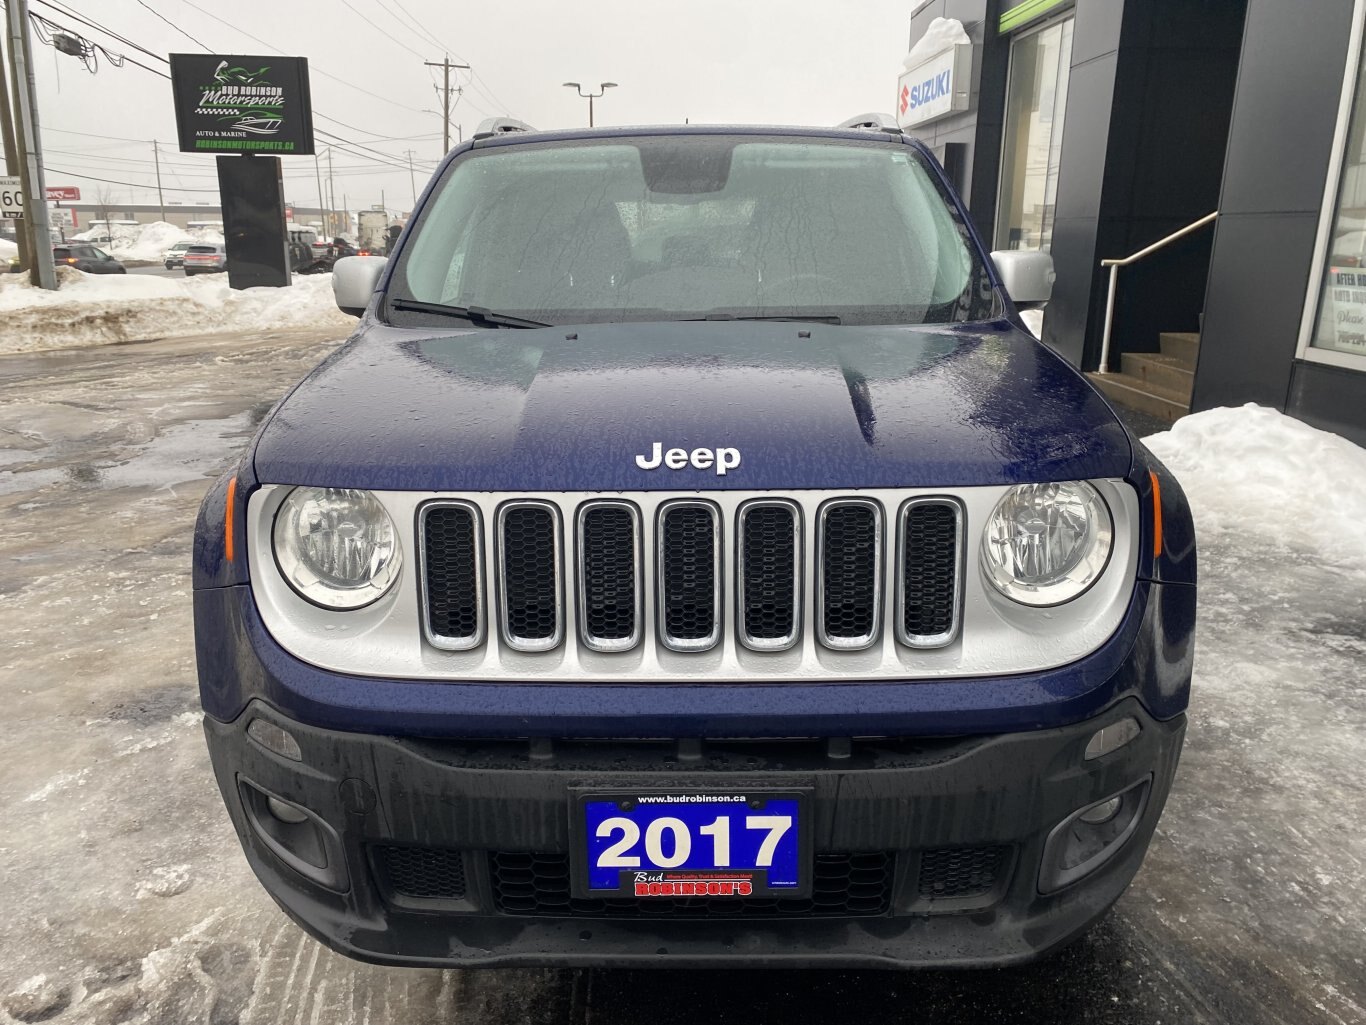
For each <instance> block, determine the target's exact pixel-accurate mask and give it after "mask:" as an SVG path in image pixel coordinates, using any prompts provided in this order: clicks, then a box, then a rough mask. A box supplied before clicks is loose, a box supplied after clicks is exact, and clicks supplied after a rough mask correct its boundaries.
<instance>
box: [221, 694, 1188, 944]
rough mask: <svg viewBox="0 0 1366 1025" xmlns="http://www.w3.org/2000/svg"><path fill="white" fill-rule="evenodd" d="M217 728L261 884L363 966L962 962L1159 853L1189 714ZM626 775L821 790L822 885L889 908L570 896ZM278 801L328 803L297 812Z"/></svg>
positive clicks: (1071, 926)
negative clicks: (881, 722)
mask: <svg viewBox="0 0 1366 1025" xmlns="http://www.w3.org/2000/svg"><path fill="white" fill-rule="evenodd" d="M1125 716H1132V717H1133V718H1134V719H1136V720H1137V721H1138V722H1139V724H1140V725H1141V727H1142V730H1141V733H1140V734H1139V736H1138V737H1137V738H1135V739H1134V740H1132V741H1130V742H1129V743H1128V744H1126V745H1125V746H1123V747H1121V748H1120V749H1118V750H1116V751H1114V752H1113V753H1111V754H1109V755H1106V756H1104V757H1102V758H1099V759H1095V760H1093V761H1085V760H1084V759H1083V751H1084V749H1085V747H1086V744H1087V742H1088V740H1089V739H1090V738H1091V737H1092V736H1093V735H1094V734H1095V733H1096V731H1097V730H1098V729H1099V728H1100V727H1102V726H1105V725H1107V724H1110V723H1113V722H1116V721H1118V720H1120V719H1122V718H1124V717H1125ZM255 719H263V720H265V721H266V722H267V723H271V724H274V725H278V726H279V727H282V728H283V729H285V730H287V731H288V732H289V734H290V735H291V736H292V737H293V738H294V740H295V741H296V742H297V745H298V753H299V754H300V756H301V757H300V758H299V760H294V759H291V758H289V757H284V756H282V755H280V754H277V753H275V752H273V751H271V750H268V749H267V748H266V747H265V746H263V745H262V744H261V743H259V742H258V740H257V739H254V738H252V737H249V736H248V732H247V731H248V727H249V725H250V724H251V722H252V721H253V720H255ZM257 729H258V730H259V729H260V727H257ZM205 731H206V733H207V735H208V742H209V749H210V752H211V755H212V758H213V763H214V767H215V771H216V773H217V777H218V782H219V786H220V788H221V790H222V792H223V796H224V799H225V801H226V804H227V807H228V810H229V812H230V813H231V815H232V819H233V823H234V825H235V826H236V828H237V831H238V835H239V837H240V839H241V841H242V844H243V847H244V849H245V851H246V854H247V858H248V860H249V862H250V863H251V866H252V868H253V869H254V870H255V872H256V874H257V876H258V877H259V878H260V879H261V881H262V883H263V884H264V885H265V887H266V889H267V890H269V891H270V893H271V894H272V895H273V896H274V897H275V899H276V900H277V901H278V902H279V903H280V905H281V906H282V907H283V908H284V909H285V911H286V912H287V913H288V914H289V915H290V916H291V917H292V918H294V919H295V921H297V922H298V923H299V924H300V925H301V926H302V927H303V928H304V929H306V930H307V931H308V932H310V933H312V934H313V935H314V936H316V937H317V938H318V939H320V940H321V941H323V942H324V943H326V944H327V945H328V946H330V947H332V948H333V949H335V950H338V951H340V952H342V953H345V954H348V955H350V956H352V957H356V958H359V959H361V960H366V961H373V962H377V963H382V964H396V965H423V966H440V965H445V966H450V965H496V964H550V965H608V964H611V965H623V966H625V965H659V964H670V965H690V964H725V963H731V964H744V965H746V966H757V965H773V966H779V965H781V966H788V967H792V966H801V965H830V964H839V965H850V966H859V965H863V966H878V965H881V966H913V965H916V966H930V965H937V966H944V965H985V964H1001V963H1009V962H1014V961H1020V960H1026V959H1028V958H1030V957H1033V956H1035V955H1038V954H1040V953H1042V952H1044V951H1046V950H1048V949H1050V948H1052V947H1055V946H1057V945H1059V944H1061V943H1064V942H1066V941H1067V940H1068V939H1070V938H1071V937H1073V936H1075V935H1077V934H1078V933H1079V932H1081V931H1082V930H1084V929H1085V928H1086V927H1087V926H1088V925H1090V924H1091V923H1092V922H1093V921H1095V920H1096V919H1097V918H1098V917H1099V916H1100V915H1102V914H1103V913H1104V912H1105V911H1106V909H1108V908H1109V906H1110V905H1111V904H1112V903H1113V902H1114V901H1115V900H1116V899H1117V898H1118V897H1119V895H1120V894H1121V893H1122V892H1123V890H1124V888H1125V887H1126V886H1127V885H1128V884H1129V881H1130V880H1131V879H1132V878H1133V876H1134V873H1135V872H1136V871H1137V870H1138V867H1139V864H1140V863H1141V861H1142V859H1143V855H1144V852H1145V850H1146V849H1147V846H1148V842H1149V839H1150V838H1151V836H1152V831H1153V829H1154V827H1155V825H1156V823H1157V819H1158V816H1159V815H1160V814H1161V811H1162V807H1163V804H1164V803H1165V801H1166V797H1167V793H1168V790H1169V788H1170V786H1171V780H1172V776H1173V775H1174V773H1175V770H1176V764H1177V760H1178V758H1179V755H1180V749H1181V742H1182V738H1183V735H1184V731H1185V719H1184V717H1177V718H1175V719H1172V720H1170V721H1166V722H1159V721H1156V720H1153V719H1150V718H1149V717H1148V716H1147V714H1146V713H1145V712H1144V710H1143V708H1142V706H1141V705H1140V704H1139V703H1138V702H1137V701H1136V700H1134V699H1132V698H1131V699H1126V700H1124V701H1122V702H1120V703H1118V704H1117V705H1115V706H1113V707H1112V708H1110V709H1109V710H1107V711H1106V712H1105V713H1104V714H1103V715H1101V716H1098V717H1096V718H1095V719H1092V720H1089V721H1087V722H1083V723H1080V724H1077V725H1074V726H1069V727H1065V728H1060V729H1052V730H1040V731H1033V732H1023V733H1010V734H1001V735H996V736H988V737H968V738H957V739H951V740H928V741H883V742H873V741H869V742H859V741H855V742H853V743H852V745H850V744H847V742H830V743H826V742H787V741H766V742H762V743H759V742H749V743H742V742H735V743H729V744H728V743H725V742H707V743H706V744H704V745H702V747H701V748H700V750H699V749H698V748H697V747H696V746H690V745H689V744H688V743H687V742H683V743H681V744H680V743H679V742H660V743H652V742H644V743H641V742H625V741H623V742H599V741H595V742H586V743H560V742H557V743H554V744H548V743H545V742H538V743H537V744H535V745H533V744H531V743H528V742H520V743H519V742H511V741H509V742H488V743H485V742H477V741H460V742H456V741H415V740H401V739H395V738H389V737H376V736H368V735H363V734H355V733H342V732H336V731H328V730H321V729H316V728H313V727H307V726H303V725H300V724H299V723H297V722H294V721H293V720H291V719H288V718H286V717H284V716H282V715H280V714H279V713H278V712H276V711H274V710H273V709H271V708H269V707H268V706H266V705H264V704H263V703H260V702H254V703H253V704H252V705H251V706H250V707H249V708H248V710H247V711H246V712H245V713H244V714H243V715H242V716H241V717H240V718H239V719H238V720H236V721H235V722H232V723H223V722H220V721H218V720H216V719H214V718H212V717H206V718H205ZM1136 784H1137V785H1138V786H1137V788H1136V791H1135V792H1141V793H1142V794H1143V796H1144V801H1143V804H1142V807H1141V809H1140V810H1139V811H1138V812H1137V814H1136V818H1135V821H1134V826H1133V828H1132V830H1131V831H1129V834H1128V835H1127V837H1126V838H1125V839H1123V840H1122V841H1120V842H1117V843H1115V844H1114V847H1113V854H1112V856H1110V857H1109V859H1108V860H1107V861H1105V862H1104V864H1103V865H1101V866H1100V867H1099V868H1097V869H1095V870H1094V871H1092V872H1091V873H1090V874H1088V875H1086V876H1085V877H1084V878H1082V879H1080V880H1079V881H1076V882H1073V883H1072V884H1071V885H1068V886H1065V887H1064V888H1062V889H1060V890H1057V891H1056V892H1053V893H1050V894H1047V895H1044V894H1041V893H1040V891H1039V879H1040V865H1041V862H1042V861H1043V860H1044V858H1045V847H1046V842H1047V839H1048V837H1049V835H1050V833H1051V832H1053V831H1054V829H1055V827H1057V826H1058V825H1059V823H1061V822H1063V821H1064V820H1065V819H1067V818H1068V817H1069V816H1070V815H1071V814H1072V813H1074V812H1075V811H1076V810H1078V809H1080V808H1082V807H1084V806H1086V805H1088V804H1091V803H1093V802H1096V801H1099V800H1102V799H1104V798H1107V797H1109V796H1110V795H1112V794H1115V793H1118V792H1120V791H1122V790H1125V788H1128V787H1133V786H1135V785H1136ZM623 786H627V787H641V788H647V789H650V790H660V791H664V790H671V789H680V788H681V789H688V790H696V791H706V790H709V789H712V790H732V789H734V788H736V787H745V786H749V787H758V786H763V787H767V788H784V789H787V788H791V789H807V790H809V791H810V793H811V794H812V798H811V803H810V806H809V807H810V814H811V816H812V821H813V823H814V850H815V858H816V861H817V864H818V869H819V871H818V873H817V878H818V880H819V879H820V872H825V873H826V874H827V875H829V874H830V873H831V872H832V871H833V873H834V877H835V879H834V882H833V883H831V882H829V880H827V884H822V885H831V886H838V885H840V884H839V878H840V877H841V875H840V874H841V873H843V877H842V878H844V879H845V881H846V882H847V881H848V877H849V876H850V875H851V874H852V875H853V876H854V877H855V878H859V879H865V880H871V881H872V882H869V883H868V886H875V887H881V890H880V891H879V892H878V894H877V895H876V897H877V899H876V900H874V899H872V896H873V895H872V894H871V891H870V890H869V889H868V888H867V886H865V888H864V890H863V891H861V892H860V893H859V894H856V895H855V896H856V897H859V896H861V897H862V898H864V899H861V900H854V901H853V902H852V903H846V904H843V905H841V904H839V902H838V899H837V898H832V900H833V901H834V902H833V903H830V902H827V903H825V904H823V905H820V903H819V901H818V902H817V903H818V905H819V906H818V907H816V908H810V907H809V906H808V905H796V904H789V905H785V906H780V907H767V908H766V907H763V906H756V907H750V908H746V909H745V914H743V915H742V916H737V917H724V912H725V911H726V910H727V909H725V908H722V909H721V910H722V912H723V917H720V918H717V917H699V916H700V915H703V914H705V912H703V911H702V910H700V908H696V909H695V908H692V907H691V906H690V905H692V904H701V903H704V902H697V901H686V902H685V901H680V902H676V904H675V906H674V907H673V910H672V911H671V912H670V913H668V914H658V913H652V912H658V910H659V909H658V908H657V907H650V908H646V909H643V910H642V909H638V908H634V907H631V908H622V907H617V908H612V907H607V908H604V907H601V906H598V905H584V904H580V903H566V902H565V901H564V900H563V898H564V897H565V896H566V895H567V883H565V871H566V869H565V866H566V864H567V858H568V855H569V851H570V844H571V840H570V837H571V826H570V798H569V794H570V790H571V788H583V787H592V788H594V789H601V790H613V789H620V788H622V787H623ZM264 795H273V796H275V797H277V798H281V799H283V800H285V801H288V802H292V803H294V804H296V805H298V806H300V807H302V808H304V809H307V810H308V812H309V813H310V814H311V815H312V816H313V818H311V819H310V820H309V821H308V822H307V823H305V824H302V825H300V826H296V827H283V826H281V825H280V824H279V822H278V820H276V819H274V818H273V817H272V816H270V814H269V812H267V811H266V807H267V806H266V803H265V796H264ZM291 829H292V832H291ZM272 831H274V833H275V834H276V835H274V836H272V835H270V834H271V833H272ZM299 837H304V838H305V841H306V842H302V843H301V842H299V839H298V838H299ZM282 838H283V840H282ZM394 851H398V852H399V854H400V855H403V859H402V860H403V863H404V864H406V865H407V866H408V867H409V870H412V869H415V870H417V871H418V872H419V876H417V877H414V876H413V875H412V874H411V871H408V870H404V871H400V872H398V874H397V875H396V874H395V871H394V870H393V864H395V863H393V862H391V861H390V860H387V859H389V857H390V856H391V855H392V854H393V853H394ZM301 855H302V856H301ZM879 855H882V856H879ZM851 859H852V860H851ZM851 865H852V866H853V869H852V871H851V870H850V869H849V866H851ZM873 865H884V866H885V871H884V872H882V874H881V875H878V874H877V873H874V872H872V871H871V869H870V866H873ZM509 866H510V867H509ZM840 866H845V867H844V868H841V867H840ZM424 870H430V871H428V873H427V874H426V875H421V874H420V873H421V872H422V871H424ZM405 872H406V873H407V874H405ZM432 872H435V873H436V874H435V875H432V874H431V873H432ZM442 873H445V875H442ZM452 873H454V875H452ZM509 873H510V874H511V879H512V882H511V883H510V882H509ZM414 878H416V879H417V881H416V882H413V879H414ZM443 880H444V881H443ZM510 886H511V887H512V890H511V891H510V890H509V887H510ZM546 886H549V887H550V889H549V890H547V891H545V892H541V890H544V888H545V887H546ZM442 887H445V889H442ZM537 887H540V888H541V890H537ZM560 889H564V890H565V892H564V893H561V892H560ZM533 891H535V892H534V893H533ZM528 894H532V896H531V897H529V896H528ZM533 897H534V899H533ZM713 907H715V905H713Z"/></svg>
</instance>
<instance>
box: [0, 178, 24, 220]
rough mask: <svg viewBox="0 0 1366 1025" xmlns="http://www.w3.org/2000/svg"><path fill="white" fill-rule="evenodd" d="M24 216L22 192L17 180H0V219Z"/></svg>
mask: <svg viewBox="0 0 1366 1025" xmlns="http://www.w3.org/2000/svg"><path fill="white" fill-rule="evenodd" d="M23 216H24V190H23V186H22V184H21V182H20V181H19V179H18V178H0V217H23Z"/></svg>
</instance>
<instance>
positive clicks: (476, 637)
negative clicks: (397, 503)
mask: <svg viewBox="0 0 1366 1025" xmlns="http://www.w3.org/2000/svg"><path fill="white" fill-rule="evenodd" d="M438 509H460V510H463V511H464V512H467V513H469V515H470V517H471V521H472V530H473V531H474V631H473V632H472V633H469V634H462V635H459V636H450V635H447V634H442V633H438V632H437V631H436V630H435V629H434V628H433V626H432V616H431V610H432V596H431V594H430V593H429V591H428V576H427V544H426V537H427V517H428V516H429V515H430V514H431V513H432V512H434V511H436V510H438ZM417 537H418V543H417V552H418V581H419V586H420V588H421V591H422V604H421V606H419V607H420V608H421V610H422V633H423V636H424V637H426V639H427V643H428V644H430V645H431V646H432V647H434V648H440V649H442V650H443V651H468V650H470V649H471V648H477V647H479V645H481V644H483V643H484V629H485V626H486V624H487V622H488V613H487V611H486V610H485V608H484V518H483V516H482V515H480V512H479V506H477V505H475V504H474V503H473V502H466V501H464V500H462V499H457V498H442V499H438V500H436V501H434V502H425V503H423V505H422V506H421V507H420V508H419V509H418V511H417Z"/></svg>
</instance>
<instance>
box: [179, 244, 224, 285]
mask: <svg viewBox="0 0 1366 1025" xmlns="http://www.w3.org/2000/svg"><path fill="white" fill-rule="evenodd" d="M182 263H183V266H184V268H185V276H186V277H187V278H188V277H193V276H194V275H195V274H215V273H217V272H219V271H225V270H227V269H228V250H227V247H226V246H224V245H222V244H221V243H218V244H214V243H196V244H195V245H192V246H190V248H189V249H186V250H185V256H184V258H183V261H182Z"/></svg>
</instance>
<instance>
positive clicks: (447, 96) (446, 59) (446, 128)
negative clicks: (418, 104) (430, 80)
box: [422, 54, 470, 154]
mask: <svg viewBox="0 0 1366 1025" xmlns="http://www.w3.org/2000/svg"><path fill="white" fill-rule="evenodd" d="M422 63H423V64H425V65H426V66H427V67H429V68H440V69H441V72H442V75H443V80H444V84H443V85H442V87H441V145H442V146H443V147H444V148H443V149H442V153H443V154H445V153H449V152H450V151H451V69H452V68H464V69H465V70H466V71H469V70H470V66H469V65H468V64H452V63H451V56H450V54H445V55H443V57H442V60H441V63H440V64H438V63H436V62H435V61H423V62H422Z"/></svg>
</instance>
